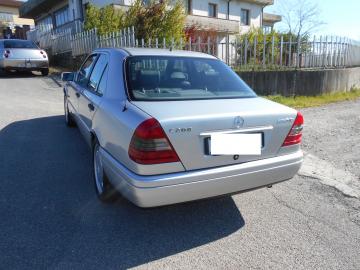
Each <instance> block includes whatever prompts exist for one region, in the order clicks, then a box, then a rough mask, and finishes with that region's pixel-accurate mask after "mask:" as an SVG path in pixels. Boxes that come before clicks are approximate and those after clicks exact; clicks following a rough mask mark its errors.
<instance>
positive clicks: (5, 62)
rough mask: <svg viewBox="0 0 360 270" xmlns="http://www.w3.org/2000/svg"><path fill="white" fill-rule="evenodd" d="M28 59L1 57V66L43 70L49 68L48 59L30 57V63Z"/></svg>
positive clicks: (8, 68) (9, 68)
mask: <svg viewBox="0 0 360 270" xmlns="http://www.w3.org/2000/svg"><path fill="white" fill-rule="evenodd" d="M26 60H27V59H0V68H3V69H7V70H41V69H45V68H49V60H48V59H30V61H31V63H30V65H26Z"/></svg>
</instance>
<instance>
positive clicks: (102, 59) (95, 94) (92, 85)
mask: <svg viewBox="0 0 360 270" xmlns="http://www.w3.org/2000/svg"><path fill="white" fill-rule="evenodd" d="M107 67H108V55H107V54H105V53H100V54H99V55H98V58H97V60H96V63H95V65H94V68H93V69H92V71H91V75H90V77H89V80H88V83H87V85H86V86H85V87H83V92H82V95H81V97H80V98H79V116H80V118H81V120H82V122H83V123H84V124H85V127H86V130H87V131H88V134H89V135H90V131H91V129H92V119H93V118H94V115H95V113H96V111H97V109H98V107H99V106H100V103H101V101H102V96H103V93H104V91H105V88H106V83H107ZM86 139H87V141H88V142H89V143H90V140H91V137H90V136H89V137H88V138H86Z"/></svg>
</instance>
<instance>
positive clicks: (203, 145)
mask: <svg viewBox="0 0 360 270" xmlns="http://www.w3.org/2000/svg"><path fill="white" fill-rule="evenodd" d="M62 78H63V80H64V81H67V83H66V85H65V87H64V94H65V95H64V108H65V121H66V124H67V125H68V126H74V125H77V126H78V127H79V129H80V131H81V133H82V135H83V136H84V137H85V140H86V142H87V143H88V144H89V146H90V147H91V149H92V153H93V175H94V183H95V188H96V192H97V194H98V197H99V198H100V200H102V201H109V200H113V199H114V197H116V196H117V194H118V192H119V193H121V194H122V195H123V196H124V197H126V198H127V199H129V200H130V201H131V202H133V203H134V204H136V205H137V206H140V207H156V206H162V205H168V204H175V203H180V202H187V201H193V200H199V199H204V198H209V197H215V196H222V195H229V194H235V193H239V192H242V191H248V190H252V189H257V188H260V187H267V186H271V185H273V184H275V183H279V182H282V181H285V180H288V179H291V178H292V177H293V176H294V175H295V174H296V173H297V172H298V170H299V168H300V166H301V164H302V161H303V153H302V151H301V148H300V144H301V139H302V128H303V122H304V120H303V116H302V115H301V114H300V113H299V112H297V111H296V110H294V109H291V108H288V107H286V106H283V105H280V104H277V103H274V102H271V101H269V100H266V99H264V98H261V97H258V96H257V95H256V94H255V93H254V92H253V91H252V90H251V89H250V88H249V86H247V85H246V84H245V83H244V81H242V80H241V79H240V77H239V76H238V75H237V74H236V73H234V72H233V71H232V70H231V68H229V67H228V66H227V65H225V64H224V63H223V62H221V61H220V60H218V59H217V58H215V57H213V56H210V55H207V54H202V53H197V52H188V51H170V50H159V49H141V48H132V49H130V48H126V49H99V50H96V51H94V52H93V53H92V54H91V55H90V56H89V57H88V58H87V59H86V60H85V62H84V63H83V65H82V66H81V68H80V70H79V71H78V72H77V73H63V75H62Z"/></svg>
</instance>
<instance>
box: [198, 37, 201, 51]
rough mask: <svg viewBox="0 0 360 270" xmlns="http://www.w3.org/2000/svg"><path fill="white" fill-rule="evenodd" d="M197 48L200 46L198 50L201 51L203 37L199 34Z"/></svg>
mask: <svg viewBox="0 0 360 270" xmlns="http://www.w3.org/2000/svg"><path fill="white" fill-rule="evenodd" d="M197 45H198V46H197V48H198V52H201V37H200V36H198V39H197Z"/></svg>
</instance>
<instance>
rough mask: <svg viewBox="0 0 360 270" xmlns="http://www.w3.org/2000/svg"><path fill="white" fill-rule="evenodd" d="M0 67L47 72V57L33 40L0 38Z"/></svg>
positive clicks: (44, 73) (3, 68) (43, 73)
mask: <svg viewBox="0 0 360 270" xmlns="http://www.w3.org/2000/svg"><path fill="white" fill-rule="evenodd" d="M0 69H2V70H5V71H11V70H15V71H40V72H41V74H42V75H43V76H47V75H48V74H49V59H48V56H47V54H46V52H45V51H44V50H41V49H40V48H39V47H38V46H36V45H35V43H34V42H32V41H29V40H19V39H0Z"/></svg>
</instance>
